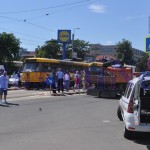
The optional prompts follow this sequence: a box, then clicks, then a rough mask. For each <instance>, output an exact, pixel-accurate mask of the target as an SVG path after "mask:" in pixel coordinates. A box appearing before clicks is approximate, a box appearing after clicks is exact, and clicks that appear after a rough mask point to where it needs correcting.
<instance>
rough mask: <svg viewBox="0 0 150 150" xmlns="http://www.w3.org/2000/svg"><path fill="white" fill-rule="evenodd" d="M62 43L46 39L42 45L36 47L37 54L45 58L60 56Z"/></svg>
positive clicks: (57, 57)
mask: <svg viewBox="0 0 150 150" xmlns="http://www.w3.org/2000/svg"><path fill="white" fill-rule="evenodd" d="M60 49H61V45H60V44H58V43H57V40H54V39H52V40H50V41H46V42H45V44H44V45H43V46H41V47H38V48H36V50H35V51H36V56H37V57H44V58H55V59H59V58H60Z"/></svg>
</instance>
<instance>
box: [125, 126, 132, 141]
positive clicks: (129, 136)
mask: <svg viewBox="0 0 150 150" xmlns="http://www.w3.org/2000/svg"><path fill="white" fill-rule="evenodd" d="M124 138H126V139H132V138H133V136H132V131H129V130H127V128H126V127H124Z"/></svg>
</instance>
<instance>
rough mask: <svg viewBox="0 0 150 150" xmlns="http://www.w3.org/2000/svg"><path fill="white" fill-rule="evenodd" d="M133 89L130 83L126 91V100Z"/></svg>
mask: <svg viewBox="0 0 150 150" xmlns="http://www.w3.org/2000/svg"><path fill="white" fill-rule="evenodd" d="M133 88H134V86H133V84H132V83H131V84H130V86H129V88H128V91H127V98H129V96H130V94H131V92H132V90H133Z"/></svg>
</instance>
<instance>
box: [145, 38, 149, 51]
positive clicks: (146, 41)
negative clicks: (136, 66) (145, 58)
mask: <svg viewBox="0 0 150 150" xmlns="http://www.w3.org/2000/svg"><path fill="white" fill-rule="evenodd" d="M145 45H146V48H145V51H146V52H150V37H146V39H145Z"/></svg>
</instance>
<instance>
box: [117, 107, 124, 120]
mask: <svg viewBox="0 0 150 150" xmlns="http://www.w3.org/2000/svg"><path fill="white" fill-rule="evenodd" d="M117 116H118V118H119V120H120V121H123V118H122V115H121V107H120V106H119V107H118V109H117Z"/></svg>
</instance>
